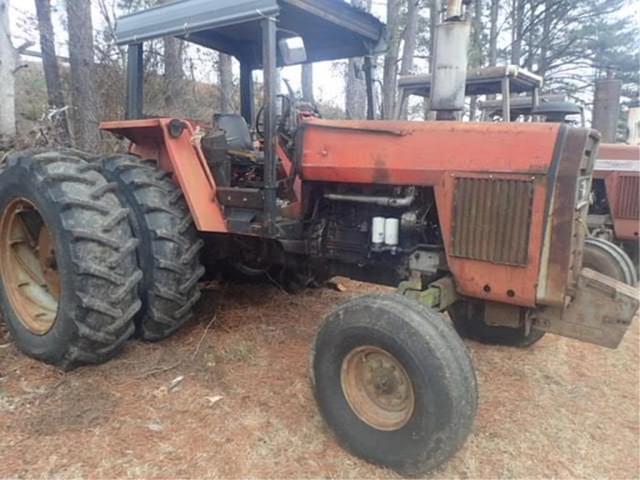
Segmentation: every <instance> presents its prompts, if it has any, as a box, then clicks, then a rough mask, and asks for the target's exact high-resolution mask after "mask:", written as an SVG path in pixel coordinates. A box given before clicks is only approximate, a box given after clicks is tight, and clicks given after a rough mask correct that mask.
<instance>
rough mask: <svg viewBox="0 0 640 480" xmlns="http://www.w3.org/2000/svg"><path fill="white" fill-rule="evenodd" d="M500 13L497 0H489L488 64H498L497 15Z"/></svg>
mask: <svg viewBox="0 0 640 480" xmlns="http://www.w3.org/2000/svg"><path fill="white" fill-rule="evenodd" d="M499 13H500V3H499V0H491V27H490V31H489V65H490V66H491V67H495V66H496V65H497V64H498V16H499Z"/></svg>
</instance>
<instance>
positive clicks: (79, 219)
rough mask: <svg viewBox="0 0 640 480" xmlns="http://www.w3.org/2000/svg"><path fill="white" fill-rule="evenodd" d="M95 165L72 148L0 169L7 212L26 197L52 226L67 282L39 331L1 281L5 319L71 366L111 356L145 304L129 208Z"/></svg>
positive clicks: (26, 344) (41, 352)
mask: <svg viewBox="0 0 640 480" xmlns="http://www.w3.org/2000/svg"><path fill="white" fill-rule="evenodd" d="M115 188H116V186H115V185H113V184H110V183H108V182H107V181H106V180H105V178H104V177H103V176H102V175H101V174H100V173H99V171H98V169H97V166H96V165H92V164H90V163H88V162H86V161H85V160H83V158H81V157H80V156H79V155H78V153H77V152H74V151H71V150H59V151H37V150H30V151H24V152H17V153H14V154H11V155H10V156H9V157H8V159H7V161H6V164H5V165H4V166H3V170H2V173H1V174H0V212H3V211H5V209H6V208H7V206H8V205H9V203H10V202H11V201H12V200H14V199H16V198H19V197H22V198H25V199H27V200H29V201H30V202H31V203H33V204H34V205H35V207H36V208H37V209H38V211H39V212H40V214H41V215H42V218H43V219H44V221H45V223H46V225H47V227H48V228H49V231H50V232H51V235H52V238H53V241H54V243H55V249H56V262H57V265H58V272H59V276H60V283H61V293H60V297H59V307H58V312H57V315H56V319H55V323H54V324H53V327H52V328H51V330H50V331H49V332H48V333H46V334H44V335H35V334H34V333H32V332H31V331H30V330H28V329H27V328H25V326H24V325H23V323H22V322H21V321H20V320H19V319H18V316H17V314H16V312H15V311H14V310H13V308H12V306H11V303H10V301H9V299H8V296H7V292H6V291H5V285H0V300H1V302H0V303H1V308H2V313H3V316H4V319H5V320H6V323H7V326H8V329H9V331H10V332H11V335H12V337H13V338H14V340H15V342H16V344H17V346H18V348H20V350H22V351H23V352H24V353H26V354H27V355H29V356H31V357H33V358H36V359H38V360H41V361H43V362H46V363H50V364H52V365H56V366H58V367H60V368H62V369H64V370H70V369H72V368H75V367H78V366H80V365H83V364H97V363H102V362H105V361H107V360H109V359H110V358H112V357H113V356H114V355H115V354H116V353H117V352H118V351H119V349H120V347H121V345H122V344H123V343H124V342H125V341H126V340H127V339H128V338H129V337H130V336H131V335H132V334H133V331H134V325H133V321H132V319H133V317H134V315H135V314H136V313H137V311H138V310H139V309H140V300H139V299H138V295H137V287H138V284H139V282H140V280H141V278H142V273H141V272H140V270H139V269H138V268H137V266H136V259H135V249H136V245H137V243H138V242H137V241H136V240H135V238H134V237H133V234H132V232H131V228H130V226H129V223H128V221H127V216H128V210H127V209H126V208H123V206H122V204H121V203H120V201H119V200H118V197H117V196H116V195H115V194H114V190H115Z"/></svg>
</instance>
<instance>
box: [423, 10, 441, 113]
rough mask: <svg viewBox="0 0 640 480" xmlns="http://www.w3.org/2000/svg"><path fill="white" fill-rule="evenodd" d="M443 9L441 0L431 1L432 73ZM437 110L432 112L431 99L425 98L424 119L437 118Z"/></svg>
mask: <svg viewBox="0 0 640 480" xmlns="http://www.w3.org/2000/svg"><path fill="white" fill-rule="evenodd" d="M441 10H442V4H441V3H440V0H431V1H430V3H429V73H430V74H431V75H432V78H433V72H434V70H435V61H436V52H435V45H436V30H437V29H438V25H439V24H440V13H441ZM434 114H435V112H431V99H430V98H425V99H424V119H425V120H429V119H432V120H433V119H435V117H434Z"/></svg>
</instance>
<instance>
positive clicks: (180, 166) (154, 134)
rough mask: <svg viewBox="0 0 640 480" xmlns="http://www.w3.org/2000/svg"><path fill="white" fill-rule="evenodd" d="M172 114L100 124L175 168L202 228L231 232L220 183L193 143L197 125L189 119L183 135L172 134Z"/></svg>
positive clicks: (169, 168)
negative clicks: (219, 197)
mask: <svg viewBox="0 0 640 480" xmlns="http://www.w3.org/2000/svg"><path fill="white" fill-rule="evenodd" d="M171 120H172V119H170V118H154V119H145V120H125V121H116V122H105V123H103V124H102V125H101V126H100V128H101V129H102V130H105V131H108V132H111V133H113V134H114V135H116V136H120V137H124V138H127V139H129V140H130V141H131V142H132V144H131V148H130V152H131V153H132V154H134V155H137V156H139V157H141V158H152V159H155V160H157V161H158V162H159V166H160V168H161V169H162V170H165V171H167V172H172V173H173V174H174V175H175V178H176V181H177V182H178V184H179V185H180V187H181V189H182V191H183V192H184V195H185V198H186V200H187V204H188V205H189V209H190V210H191V214H192V215H193V219H194V221H195V223H196V226H197V228H198V230H200V231H203V232H218V233H224V232H227V231H228V230H227V225H226V222H225V219H224V216H223V214H222V209H221V208H220V205H219V204H218V202H217V200H216V185H215V181H214V180H213V177H212V175H211V171H210V170H209V166H208V165H207V162H206V160H205V157H204V154H203V153H202V150H201V149H200V147H199V146H196V145H194V143H192V139H193V138H194V134H195V130H196V127H195V125H194V124H192V123H190V122H185V125H186V128H185V130H184V131H183V132H182V135H180V137H178V138H173V137H171V135H169V131H168V128H167V127H168V125H169V122H171Z"/></svg>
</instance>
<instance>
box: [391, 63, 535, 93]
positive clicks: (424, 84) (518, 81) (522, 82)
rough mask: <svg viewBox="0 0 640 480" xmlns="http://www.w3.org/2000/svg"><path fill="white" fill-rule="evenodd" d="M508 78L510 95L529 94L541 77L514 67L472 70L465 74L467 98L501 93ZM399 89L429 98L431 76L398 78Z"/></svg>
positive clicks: (505, 66) (504, 66)
mask: <svg viewBox="0 0 640 480" xmlns="http://www.w3.org/2000/svg"><path fill="white" fill-rule="evenodd" d="M505 78H508V79H509V82H510V91H511V93H523V92H531V91H533V90H534V89H536V88H540V87H541V86H542V77H540V76H538V75H536V74H534V73H532V72H530V71H528V70H525V69H524V68H520V67H518V66H516V65H503V66H497V67H486V68H474V69H470V70H469V71H468V72H467V90H466V94H467V95H468V96H472V95H494V94H498V93H502V80H503V79H505ZM398 86H399V88H401V89H402V90H404V91H405V92H406V94H407V95H418V96H421V97H429V96H430V95H431V75H409V76H403V77H400V80H399V82H398Z"/></svg>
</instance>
